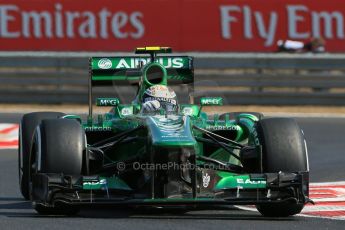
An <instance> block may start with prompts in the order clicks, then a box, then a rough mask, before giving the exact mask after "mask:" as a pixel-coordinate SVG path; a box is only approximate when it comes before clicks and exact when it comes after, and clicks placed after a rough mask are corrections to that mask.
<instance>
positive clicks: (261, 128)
mask: <svg viewBox="0 0 345 230" xmlns="http://www.w3.org/2000/svg"><path fill="white" fill-rule="evenodd" d="M257 132H258V138H259V141H260V143H261V144H262V147H263V149H262V154H263V156H262V158H263V171H264V172H265V173H276V172H280V171H282V172H306V171H309V166H308V155H307V149H306V144H305V139H304V135H303V133H302V130H301V129H300V128H299V126H298V124H297V123H296V121H295V120H293V119H290V118H265V119H262V120H260V121H259V122H258V123H257ZM256 207H257V209H258V211H259V212H260V213H261V214H262V215H263V216H268V217H287V216H291V215H295V214H298V213H300V212H301V211H302V209H303V207H304V204H300V203H298V204H296V203H289V202H286V203H269V204H260V205H257V206H256Z"/></svg>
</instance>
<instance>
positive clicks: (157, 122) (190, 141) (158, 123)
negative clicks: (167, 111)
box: [147, 115, 197, 147]
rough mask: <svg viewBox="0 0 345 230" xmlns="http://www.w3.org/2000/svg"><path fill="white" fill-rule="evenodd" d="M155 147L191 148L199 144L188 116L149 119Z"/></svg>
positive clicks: (159, 116) (158, 116)
mask: <svg viewBox="0 0 345 230" xmlns="http://www.w3.org/2000/svg"><path fill="white" fill-rule="evenodd" d="M147 124H148V130H149V135H151V140H152V145H153V146H164V147H184V146H185V147H187V146H189V147H191V146H195V145H196V144H197V142H196V140H195V138H194V136H193V134H192V130H191V124H190V118H189V117H188V116H177V115H176V116H175V115H170V116H168V117H165V116H161V115H157V116H153V117H148V118H147Z"/></svg>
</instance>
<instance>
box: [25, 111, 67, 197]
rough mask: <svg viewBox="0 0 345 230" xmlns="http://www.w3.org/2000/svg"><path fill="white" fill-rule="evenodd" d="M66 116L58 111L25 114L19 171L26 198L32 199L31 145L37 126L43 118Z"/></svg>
mask: <svg viewBox="0 0 345 230" xmlns="http://www.w3.org/2000/svg"><path fill="white" fill-rule="evenodd" d="M62 116H64V114H63V113H58V112H36V113H28V114H25V115H24V116H23V118H22V120H21V122H20V127H19V137H18V140H19V148H18V173H19V187H20V192H21V193H22V195H23V197H24V198H25V199H26V200H30V188H29V184H30V180H31V179H30V176H31V172H30V171H31V162H30V159H31V156H30V152H31V146H32V139H33V136H34V132H35V129H36V127H37V126H38V125H39V124H40V123H41V121H42V120H43V119H56V118H59V117H62Z"/></svg>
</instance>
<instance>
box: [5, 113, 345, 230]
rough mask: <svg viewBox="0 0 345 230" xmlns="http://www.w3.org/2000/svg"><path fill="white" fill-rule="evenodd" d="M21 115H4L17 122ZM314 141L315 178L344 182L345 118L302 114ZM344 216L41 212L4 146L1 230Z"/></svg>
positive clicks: (214, 224) (302, 222)
mask: <svg viewBox="0 0 345 230" xmlns="http://www.w3.org/2000/svg"><path fill="white" fill-rule="evenodd" d="M20 116H21V115H20V114H1V115H0V123H17V122H18V121H19V119H20ZM296 120H297V121H298V123H299V124H300V126H301V127H302V129H303V130H304V133H305V136H306V138H307V141H308V146H309V162H310V170H311V181H312V182H328V181H344V178H345V167H344V166H345V151H344V150H345V137H344V136H345V135H344V134H345V118H332V119H329V118H297V119H296ZM344 224H345V222H344V221H341V220H330V219H321V218H311V217H303V216H295V217H289V218H264V217H261V216H260V215H259V213H257V212H250V211H244V210H239V209H237V208H236V207H229V208H228V210H216V211H193V212H188V213H187V214H184V215H176V214H169V213H165V214H164V213H157V212H156V213H147V212H132V211H126V210H112V209H84V210H82V211H81V212H80V213H79V214H78V216H76V217H61V216H39V215H38V214H36V213H35V211H34V210H33V209H32V208H31V204H30V202H27V201H25V200H24V199H23V198H22V197H21V195H20V193H19V188H18V173H17V151H16V150H1V151H0V229H1V230H2V229H13V230H16V229H26V230H28V229H49V230H54V229H142V230H146V229H150V230H151V229H200V230H201V229H262V230H266V229H280V230H282V229H313V230H316V229H344Z"/></svg>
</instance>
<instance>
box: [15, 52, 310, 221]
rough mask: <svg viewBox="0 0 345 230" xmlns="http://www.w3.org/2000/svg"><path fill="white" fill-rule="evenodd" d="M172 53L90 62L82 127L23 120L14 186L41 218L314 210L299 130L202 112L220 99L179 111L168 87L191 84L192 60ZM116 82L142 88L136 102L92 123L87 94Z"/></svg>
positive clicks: (54, 116) (252, 116) (282, 121)
mask: <svg viewBox="0 0 345 230" xmlns="http://www.w3.org/2000/svg"><path fill="white" fill-rule="evenodd" d="M170 52H171V49H170V48H167V47H144V48H137V49H136V54H140V55H138V56H131V57H128V56H126V57H93V58H91V59H90V82H89V115H88V118H87V119H86V120H85V121H83V120H82V118H81V117H79V116H76V115H66V114H63V113H58V112H37V113H30V114H25V115H24V116H23V118H22V120H21V124H20V132H19V139H20V147H19V179H20V188H21V192H22V194H23V196H24V197H25V198H26V199H31V201H32V202H33V206H34V208H35V209H36V210H37V211H38V213H40V214H66V215H69V214H75V213H77V212H78V210H79V209H80V207H82V206H90V205H91V206H92V205H110V206H113V207H129V208H131V207H133V208H135V207H150V208H157V207H159V208H167V207H169V208H172V207H179V208H181V209H182V210H185V211H187V210H190V209H212V208H216V207H217V208H218V209H219V207H224V205H256V207H257V209H258V210H259V212H260V213H261V214H262V215H264V216H290V215H295V214H297V213H299V212H301V210H302V209H303V207H304V205H305V204H306V203H308V202H311V200H310V199H309V198H308V192H309V191H308V190H309V166H308V153H307V147H306V142H305V139H304V136H303V132H302V131H301V129H300V128H299V127H298V125H297V123H296V122H295V121H294V120H293V119H290V118H264V117H263V115H262V114H260V113H242V112H233V113H226V114H221V115H219V114H216V115H212V116H211V115H208V114H207V113H205V112H203V110H202V109H203V107H205V106H216V105H218V106H221V105H222V98H215V97H213V98H211V97H208V98H205V97H204V98H201V99H200V104H194V103H191V104H178V102H177V101H178V100H177V98H176V95H175V92H173V91H172V90H171V89H170V88H168V87H167V86H168V85H172V84H189V85H191V84H193V82H194V70H193V58H192V57H188V56H169V55H168V54H165V53H170ZM158 54H160V55H159V56H157V55H158ZM120 83H121V84H123V83H126V84H135V85H137V86H138V90H137V96H136V97H135V98H134V99H133V102H132V103H130V104H121V103H120V100H119V99H118V98H97V100H96V104H97V106H111V107H112V109H111V110H110V112H108V113H106V114H104V115H98V116H96V117H95V116H93V111H92V105H93V99H92V98H93V97H92V96H93V94H92V88H93V87H94V86H102V85H113V84H115V85H116V84H120ZM190 88H191V89H192V87H190ZM191 99H192V97H191Z"/></svg>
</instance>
